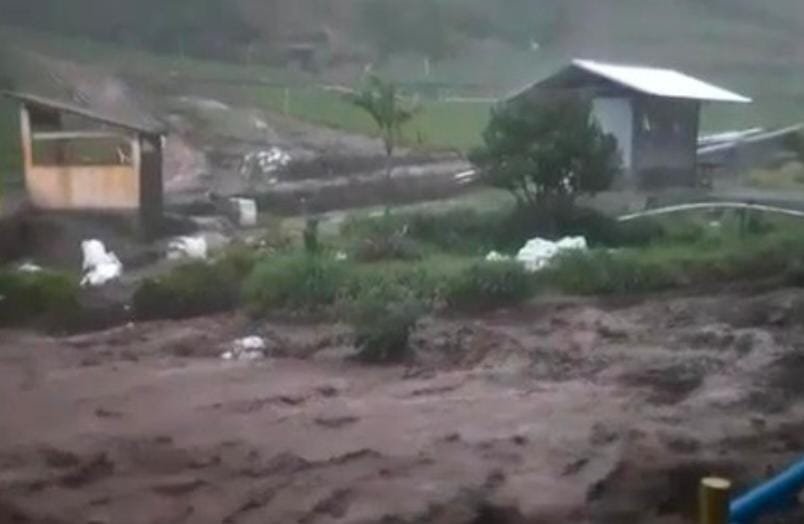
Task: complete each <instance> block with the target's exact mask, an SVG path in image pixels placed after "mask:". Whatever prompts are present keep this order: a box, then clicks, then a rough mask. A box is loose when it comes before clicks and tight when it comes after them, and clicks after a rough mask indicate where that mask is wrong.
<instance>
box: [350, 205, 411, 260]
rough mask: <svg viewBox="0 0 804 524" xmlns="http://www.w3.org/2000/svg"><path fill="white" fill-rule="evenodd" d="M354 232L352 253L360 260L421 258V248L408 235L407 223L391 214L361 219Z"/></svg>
mask: <svg viewBox="0 0 804 524" xmlns="http://www.w3.org/2000/svg"><path fill="white" fill-rule="evenodd" d="M355 232H356V240H355V243H354V246H353V247H352V253H353V256H354V258H355V259H356V260H358V261H360V262H379V261H381V260H418V259H419V258H421V255H422V254H421V248H420V246H419V244H418V243H417V242H416V241H415V240H413V239H412V238H411V237H410V236H409V234H408V227H407V225H406V224H405V223H404V221H403V220H400V219H399V218H396V217H394V216H393V215H390V214H389V215H386V216H384V217H382V218H379V219H374V220H366V221H363V222H362V223H360V225H358V226H356V228H355Z"/></svg>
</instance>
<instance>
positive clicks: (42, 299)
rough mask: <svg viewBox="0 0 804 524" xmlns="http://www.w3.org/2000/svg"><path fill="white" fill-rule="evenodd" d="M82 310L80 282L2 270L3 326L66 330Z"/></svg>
mask: <svg viewBox="0 0 804 524" xmlns="http://www.w3.org/2000/svg"><path fill="white" fill-rule="evenodd" d="M78 306H79V305H78V281H77V280H76V279H75V278H73V277H71V276H70V275H67V274H64V273H57V272H52V271H39V272H33V273H31V272H23V271H13V270H0V326H19V325H29V326H30V325H34V326H35V325H40V324H41V325H45V326H49V327H66V326H68V325H69V324H70V322H71V321H72V320H73V319H74V318H76V315H77V314H78V310H79V307H78Z"/></svg>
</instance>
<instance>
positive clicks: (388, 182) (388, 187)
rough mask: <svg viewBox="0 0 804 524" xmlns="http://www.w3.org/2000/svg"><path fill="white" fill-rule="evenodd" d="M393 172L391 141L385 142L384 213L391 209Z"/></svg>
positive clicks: (392, 146)
mask: <svg viewBox="0 0 804 524" xmlns="http://www.w3.org/2000/svg"><path fill="white" fill-rule="evenodd" d="M393 172H394V144H393V142H392V140H391V139H388V138H386V140H385V192H386V212H388V211H389V210H390V209H391V203H392V202H393V196H394V181H393V179H392V178H391V175H393Z"/></svg>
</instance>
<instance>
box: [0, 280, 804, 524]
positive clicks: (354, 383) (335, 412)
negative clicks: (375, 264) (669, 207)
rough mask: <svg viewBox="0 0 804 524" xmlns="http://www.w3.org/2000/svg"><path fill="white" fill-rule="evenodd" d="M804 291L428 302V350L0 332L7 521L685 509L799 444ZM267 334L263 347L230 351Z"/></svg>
mask: <svg viewBox="0 0 804 524" xmlns="http://www.w3.org/2000/svg"><path fill="white" fill-rule="evenodd" d="M802 300H804V294H802V293H799V292H796V291H780V292H776V293H772V294H768V295H762V296H758V297H752V296H722V297H717V298H665V299H657V300H652V301H646V302H642V303H639V304H634V305H630V306H618V307H615V306H612V305H604V304H594V303H575V302H569V303H564V304H560V303H554V304H546V305H545V304H543V305H538V306H532V307H530V308H529V309H527V310H522V311H516V312H501V313H498V314H495V315H490V316H486V317H483V318H473V319H438V320H430V321H427V322H425V323H424V324H423V325H422V326H421V328H420V330H419V332H418V333H417V337H416V341H415V342H416V346H417V358H416V361H415V362H412V363H411V364H409V365H407V366H400V367H387V368H368V367H363V366H360V365H357V364H355V363H351V362H349V361H348V360H345V359H344V355H345V354H348V352H349V347H348V333H345V332H344V330H343V329H342V328H339V327H337V326H330V325H309V324H296V325H292V324H282V325H280V324H264V325H254V324H253V323H251V322H249V321H248V320H246V319H243V318H239V317H234V316H225V317H216V318H205V319H197V320H194V321H186V322H166V323H155V324H145V325H137V326H129V327H123V328H118V329H115V330H112V331H109V332H105V333H98V334H92V335H84V336H80V337H73V338H69V339H52V338H46V337H42V336H39V335H33V334H27V333H19V332H2V333H0V398H3V399H4V402H3V403H0V522H28V523H39V522H42V523H44V522H50V523H76V522H93V523H107V522H108V523H149V524H150V523H178V522H192V523H206V522H209V523H213V522H214V523H220V522H226V523H238V524H240V523H244V524H245V523H252V522H253V523H266V522H269V523H274V522H275V523H301V524H304V523H321V524H323V523H336V522H337V523H340V524H345V523H348V524H357V523H361V524H363V523H365V524H368V523H413V522H416V523H438V524H483V523H486V524H493V523H497V524H500V523H502V524H520V523H531V522H534V523H535V522H539V523H541V522H550V523H552V522H557V523H558V522H573V523H584V522H587V523H593V522H594V523H598V522H600V523H612V524H613V523H623V522H645V523H647V522H651V523H655V522H660V523H661V522H666V523H669V522H684V521H685V520H684V518H685V517H689V516H690V514H691V512H692V511H693V510H694V507H693V505H694V498H695V484H696V482H697V480H698V478H699V477H700V476H701V475H705V474H709V473H719V474H726V475H730V476H732V477H733V478H735V479H736V480H737V481H738V482H740V481H744V480H747V479H750V480H752V481H753V480H756V479H759V478H761V477H762V475H764V474H765V473H766V472H767V469H768V468H770V469H773V468H775V467H781V466H784V465H785V464H787V463H788V462H789V461H790V460H791V459H792V457H794V456H796V454H797V453H800V451H801V449H802V446H804V432H802V431H801V430H802V429H803V428H802V423H801V421H802V420H804V418H802V417H801V414H802V411H803V410H804V404H802V402H801V400H800V396H801V395H800V393H801V392H802V387H801V386H800V381H799V380H798V378H799V377H800V371H801V370H802V369H804V359H802V358H801V357H799V356H798V355H797V354H796V352H795V351H794V348H795V347H796V346H797V345H798V344H799V343H800V342H801V341H804V333H802V330H801V325H802V324H801V322H802V320H804V319H801V318H799V317H798V316H797V311H800V307H799V306H800V304H801V301H802ZM253 333H257V334H260V335H263V336H265V337H266V339H267V340H268V341H269V346H270V348H271V353H272V355H273V356H272V357H271V358H267V359H264V360H261V361H258V362H251V363H233V362H226V361H223V360H221V359H220V358H218V355H219V354H220V353H221V352H222V351H223V350H225V349H226V348H227V347H228V344H229V343H230V342H231V341H232V340H233V339H234V338H236V337H239V336H243V335H246V334H253Z"/></svg>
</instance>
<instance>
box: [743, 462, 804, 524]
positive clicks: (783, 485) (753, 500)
mask: <svg viewBox="0 0 804 524" xmlns="http://www.w3.org/2000/svg"><path fill="white" fill-rule="evenodd" d="M802 489H804V459H802V460H800V461H799V462H797V463H796V464H794V465H793V466H791V467H790V468H788V469H786V470H785V471H783V472H782V473H780V474H779V475H777V476H776V477H774V478H772V479H771V480H769V481H767V482H765V483H764V484H761V485H759V486H757V487H756V488H754V489H752V490H751V491H749V492H748V493H746V494H745V495H743V496H742V497H740V498H738V499H736V500H734V501H733V502H732V503H731V506H730V508H729V514H730V518H731V524H750V523H751V522H753V521H754V520H756V519H757V518H758V517H760V516H762V515H765V514H768V513H773V512H776V511H780V510H784V509H787V508H789V507H790V506H791V505H793V504H795V502H796V497H797V496H798V494H799V492H800V491H801V490H802Z"/></svg>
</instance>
